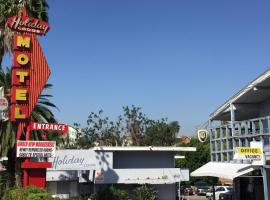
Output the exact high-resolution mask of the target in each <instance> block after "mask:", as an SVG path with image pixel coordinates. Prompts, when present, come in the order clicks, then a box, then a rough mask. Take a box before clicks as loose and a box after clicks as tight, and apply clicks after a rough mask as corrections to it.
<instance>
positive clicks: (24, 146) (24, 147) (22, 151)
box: [17, 140, 56, 158]
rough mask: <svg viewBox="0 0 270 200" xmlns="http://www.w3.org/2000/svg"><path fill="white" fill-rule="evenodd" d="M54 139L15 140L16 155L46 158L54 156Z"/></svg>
mask: <svg viewBox="0 0 270 200" xmlns="http://www.w3.org/2000/svg"><path fill="white" fill-rule="evenodd" d="M55 146H56V142H55V141H30V140H28V141H22V140H18V141H17V157H21V158H36V157H39V158H48V157H53V156H55Z"/></svg>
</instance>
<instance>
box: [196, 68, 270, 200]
mask: <svg viewBox="0 0 270 200" xmlns="http://www.w3.org/2000/svg"><path fill="white" fill-rule="evenodd" d="M269 128H270V70H267V71H266V72H264V73H263V74H262V75H261V76H259V77H258V78H256V79H255V80H254V81H252V82H251V83H250V84H248V85H247V86H246V87H244V88H243V89H242V90H240V91H239V92H238V93H237V94H235V95H234V96H233V97H231V98H230V99H229V100H228V101H226V102H225V103H224V104H223V105H222V106H220V107H219V108H217V110H216V111H215V112H213V113H212V114H211V115H210V119H209V132H210V135H209V137H210V154H211V163H207V165H205V166H203V167H202V168H199V169H198V170H196V171H195V172H193V173H192V175H194V176H201V175H204V176H205V175H208V176H209V175H210V176H216V177H223V178H230V179H234V182H235V187H236V188H235V189H236V199H245V200H248V199H252V200H256V199H266V200H268V199H269V184H268V182H269V181H268V180H269V178H270V177H269V174H270V171H269V161H270V141H269V139H270V129H269ZM254 145H255V146H254ZM256 145H257V146H256ZM258 145H261V147H258ZM239 147H240V148H239ZM254 147H256V148H257V147H258V148H261V149H262V151H263V155H262V158H261V159H260V161H259V162H257V161H255V160H252V159H245V158H244V157H243V159H239V158H236V153H237V149H248V150H250V149H252V148H254ZM214 165H216V168H217V171H216V172H213V171H210V170H209V169H208V168H209V167H212V166H214ZM222 167H228V168H227V170H226V169H225V170H223V173H221V172H219V171H220V169H221V168H222ZM240 183H242V184H240ZM245 183H246V184H247V185H246V187H243V184H245ZM244 188H246V189H244ZM245 194H249V195H247V196H245V197H244V196H241V195H245Z"/></svg>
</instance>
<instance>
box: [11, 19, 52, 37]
mask: <svg viewBox="0 0 270 200" xmlns="http://www.w3.org/2000/svg"><path fill="white" fill-rule="evenodd" d="M7 25H8V26H9V28H11V29H13V30H16V31H19V32H30V33H34V34H38V35H45V34H46V33H47V32H48V31H49V30H50V26H49V24H48V23H47V22H44V21H42V20H39V19H35V18H32V17H27V16H13V17H10V18H8V20H7Z"/></svg>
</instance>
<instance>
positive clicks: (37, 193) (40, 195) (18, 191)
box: [2, 186, 53, 200]
mask: <svg viewBox="0 0 270 200" xmlns="http://www.w3.org/2000/svg"><path fill="white" fill-rule="evenodd" d="M52 199H53V198H52V197H51V195H50V194H49V193H48V192H46V191H45V190H44V189H42V188H37V187H32V186H29V187H26V188H12V189H9V190H7V191H6V192H5V193H4V196H3V197H2V200H52Z"/></svg>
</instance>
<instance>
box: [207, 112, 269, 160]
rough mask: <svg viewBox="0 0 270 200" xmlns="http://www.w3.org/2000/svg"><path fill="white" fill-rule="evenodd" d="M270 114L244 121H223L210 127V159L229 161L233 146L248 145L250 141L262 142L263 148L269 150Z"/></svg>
mask: <svg viewBox="0 0 270 200" xmlns="http://www.w3.org/2000/svg"><path fill="white" fill-rule="evenodd" d="M269 128H270V116H267V117H262V118H256V119H250V120H245V121H235V122H234V123H233V124H231V122H225V123H224V124H223V125H221V126H218V127H211V129H210V151H211V160H212V161H217V162H218V161H221V162H226V161H227V162H230V161H232V160H233V152H234V148H235V147H249V144H250V141H253V140H260V141H263V142H264V150H265V151H270V144H269V138H270V131H269Z"/></svg>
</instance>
